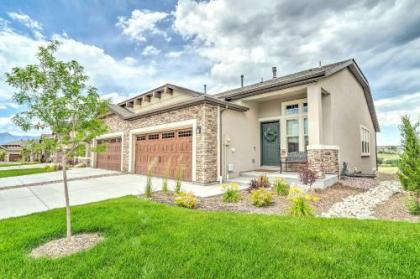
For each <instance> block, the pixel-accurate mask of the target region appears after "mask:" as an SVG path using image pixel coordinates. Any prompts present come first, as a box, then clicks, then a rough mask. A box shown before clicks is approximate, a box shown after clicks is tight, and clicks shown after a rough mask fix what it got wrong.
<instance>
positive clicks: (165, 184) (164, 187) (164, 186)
mask: <svg viewBox="0 0 420 279" xmlns="http://www.w3.org/2000/svg"><path fill="white" fill-rule="evenodd" d="M168 192H169V189H168V179H167V178H166V177H165V178H163V181H162V193H165V194H166V193H168Z"/></svg>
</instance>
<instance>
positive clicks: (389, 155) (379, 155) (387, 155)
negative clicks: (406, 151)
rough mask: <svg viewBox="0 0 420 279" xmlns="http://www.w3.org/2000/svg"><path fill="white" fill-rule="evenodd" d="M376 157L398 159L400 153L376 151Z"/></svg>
mask: <svg viewBox="0 0 420 279" xmlns="http://www.w3.org/2000/svg"><path fill="white" fill-rule="evenodd" d="M378 158H382V159H384V160H398V159H399V158H400V155H398V154H392V153H382V152H378Z"/></svg>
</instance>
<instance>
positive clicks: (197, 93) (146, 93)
mask: <svg viewBox="0 0 420 279" xmlns="http://www.w3.org/2000/svg"><path fill="white" fill-rule="evenodd" d="M165 88H170V89H176V90H178V91H182V92H184V93H187V94H189V95H191V96H193V97H196V96H201V95H203V93H200V92H198V91H194V90H191V89H188V88H185V87H181V86H178V85H175V84H170V83H166V84H164V85H162V86H159V87H156V88H154V89H152V90H149V91H146V92H144V93H141V94H139V95H136V96H134V97H131V98H130V99H127V100H124V101H122V102H120V103H118V104H117V105H118V106H122V105H124V104H126V103H127V102H132V101H134V100H136V99H139V98H141V97H143V96H147V95H150V94H153V93H154V92H163V91H164V90H165Z"/></svg>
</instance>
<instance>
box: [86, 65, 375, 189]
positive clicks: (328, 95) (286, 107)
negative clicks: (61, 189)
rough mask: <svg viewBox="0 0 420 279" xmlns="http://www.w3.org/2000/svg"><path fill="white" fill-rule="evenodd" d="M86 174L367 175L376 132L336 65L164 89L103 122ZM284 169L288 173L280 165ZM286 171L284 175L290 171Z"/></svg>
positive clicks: (362, 82) (353, 74) (362, 83)
mask: <svg viewBox="0 0 420 279" xmlns="http://www.w3.org/2000/svg"><path fill="white" fill-rule="evenodd" d="M104 121H105V122H106V123H107V125H108V126H109V132H108V133H107V134H105V135H103V136H101V137H99V138H97V139H96V140H95V141H94V144H95V145H96V144H103V145H106V146H107V150H106V152H103V153H99V154H93V153H92V155H91V156H92V157H91V162H92V165H93V166H94V167H97V168H104V169H111V170H121V171H124V172H130V173H139V174H146V173H147V172H148V170H150V171H151V173H152V174H153V175H155V176H170V177H180V178H182V179H184V180H189V181H193V182H197V183H202V184H207V183H212V182H215V181H220V180H226V179H227V178H229V177H235V176H238V175H239V174H240V173H241V172H244V171H250V170H258V169H276V170H277V169H280V167H281V169H282V171H294V170H296V166H293V163H299V162H302V161H303V162H304V163H307V165H308V167H309V168H311V169H312V170H314V171H316V172H317V173H318V175H320V176H322V175H323V174H339V172H340V166H341V165H342V164H343V162H346V163H347V165H348V169H349V170H350V171H352V170H358V171H362V172H363V173H374V172H375V170H376V132H378V131H379V124H378V120H377V117H376V113H375V108H374V104H373V100H372V95H371V91H370V87H369V83H368V81H367V79H366V77H365V76H364V75H363V73H362V71H361V70H360V68H359V66H358V65H357V63H356V62H355V61H354V60H353V59H350V60H346V61H341V62H338V63H334V64H329V65H325V66H321V67H317V68H313V69H308V70H305V71H301V72H297V73H294V74H290V75H286V76H281V77H277V71H276V68H275V67H273V78H272V79H270V80H267V81H264V82H260V83H256V84H252V85H248V86H244V85H243V76H242V83H241V87H239V88H237V89H233V90H229V91H226V92H220V93H218V94H215V95H211V96H210V95H206V94H205V93H200V92H196V91H193V90H189V89H186V88H183V87H179V86H176V85H173V84H165V85H163V86H161V87H158V88H155V89H153V90H150V91H148V92H144V93H142V94H140V95H138V96H135V97H133V98H130V99H128V100H126V101H124V102H121V103H119V104H115V105H110V111H109V113H108V114H107V115H106V116H104ZM287 162H290V163H291V164H292V165H291V166H290V165H289V166H288V164H287ZM289 167H290V169H289Z"/></svg>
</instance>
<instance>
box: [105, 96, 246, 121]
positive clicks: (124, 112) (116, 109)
mask: <svg viewBox="0 0 420 279" xmlns="http://www.w3.org/2000/svg"><path fill="white" fill-rule="evenodd" d="M198 104H212V105H216V106H220V107H224V108H227V109H231V110H236V111H247V110H248V109H249V108H247V107H245V106H241V105H237V104H232V103H230V102H227V101H224V100H220V99H217V98H214V97H211V96H208V95H204V94H200V95H199V96H196V97H192V98H190V99H188V100H186V101H183V102H179V103H175V104H170V105H166V106H162V107H159V108H156V109H153V110H148V111H145V112H139V113H134V112H132V111H130V110H128V109H126V108H123V107H121V106H120V105H112V104H111V105H109V109H110V110H111V111H112V112H113V113H115V114H117V115H118V116H120V117H121V118H123V119H125V120H134V119H138V118H142V117H146V116H150V115H154V114H159V113H163V112H167V111H173V110H177V109H180V108H184V107H189V106H194V105H198Z"/></svg>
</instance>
